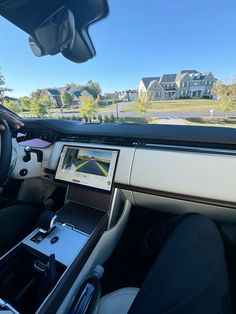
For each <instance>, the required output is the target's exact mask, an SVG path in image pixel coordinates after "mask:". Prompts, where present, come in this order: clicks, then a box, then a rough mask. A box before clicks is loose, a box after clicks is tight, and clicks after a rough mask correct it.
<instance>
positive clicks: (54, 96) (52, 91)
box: [45, 88, 62, 108]
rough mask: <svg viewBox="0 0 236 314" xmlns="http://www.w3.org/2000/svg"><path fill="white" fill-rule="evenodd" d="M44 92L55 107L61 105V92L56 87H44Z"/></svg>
mask: <svg viewBox="0 0 236 314" xmlns="http://www.w3.org/2000/svg"><path fill="white" fill-rule="evenodd" d="M45 94H46V96H48V97H49V98H50V99H51V100H52V101H53V103H54V105H55V107H57V108H61V107H62V100H61V92H60V91H59V90H58V89H57V88H46V89H45Z"/></svg>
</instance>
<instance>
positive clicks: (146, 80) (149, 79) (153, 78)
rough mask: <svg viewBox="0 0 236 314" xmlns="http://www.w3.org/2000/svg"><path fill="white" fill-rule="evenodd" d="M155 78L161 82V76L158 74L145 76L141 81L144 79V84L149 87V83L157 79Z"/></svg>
mask: <svg viewBox="0 0 236 314" xmlns="http://www.w3.org/2000/svg"><path fill="white" fill-rule="evenodd" d="M155 80H157V81H158V82H159V80H160V77H157V76H154V77H143V78H142V79H141V81H143V84H144V86H145V87H146V88H148V86H149V84H150V82H151V81H155Z"/></svg>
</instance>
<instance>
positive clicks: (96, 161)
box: [55, 146, 118, 191]
mask: <svg viewBox="0 0 236 314" xmlns="http://www.w3.org/2000/svg"><path fill="white" fill-rule="evenodd" d="M117 156H118V151H116V150H105V149H93V148H85V147H75V146H74V147H73V146H64V148H63V150H62V153H61V157H60V161H59V164H58V167H57V171H56V177H55V178H56V179H58V180H63V181H67V182H71V183H77V184H82V185H87V186H90V187H94V188H98V189H103V190H108V191H110V190H111V186H112V181H113V177H114V171H115V165H116V161H117Z"/></svg>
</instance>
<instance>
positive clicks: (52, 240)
mask: <svg viewBox="0 0 236 314" xmlns="http://www.w3.org/2000/svg"><path fill="white" fill-rule="evenodd" d="M58 240H59V237H53V238H52V239H51V241H50V242H51V243H52V244H54V243H56V242H57V241H58Z"/></svg>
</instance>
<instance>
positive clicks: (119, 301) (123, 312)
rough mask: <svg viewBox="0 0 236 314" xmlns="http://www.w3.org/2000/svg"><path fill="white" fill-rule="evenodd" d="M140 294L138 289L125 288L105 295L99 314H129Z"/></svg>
mask: <svg viewBox="0 0 236 314" xmlns="http://www.w3.org/2000/svg"><path fill="white" fill-rule="evenodd" d="M138 292H139V289H138V288H123V289H119V290H116V291H113V292H111V293H109V294H107V295H105V296H104V297H102V298H101V300H100V302H99V305H98V311H97V314H127V313H128V311H129V309H130V307H131V304H132V303H133V301H134V299H135V297H136V295H137V294H138Z"/></svg>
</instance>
